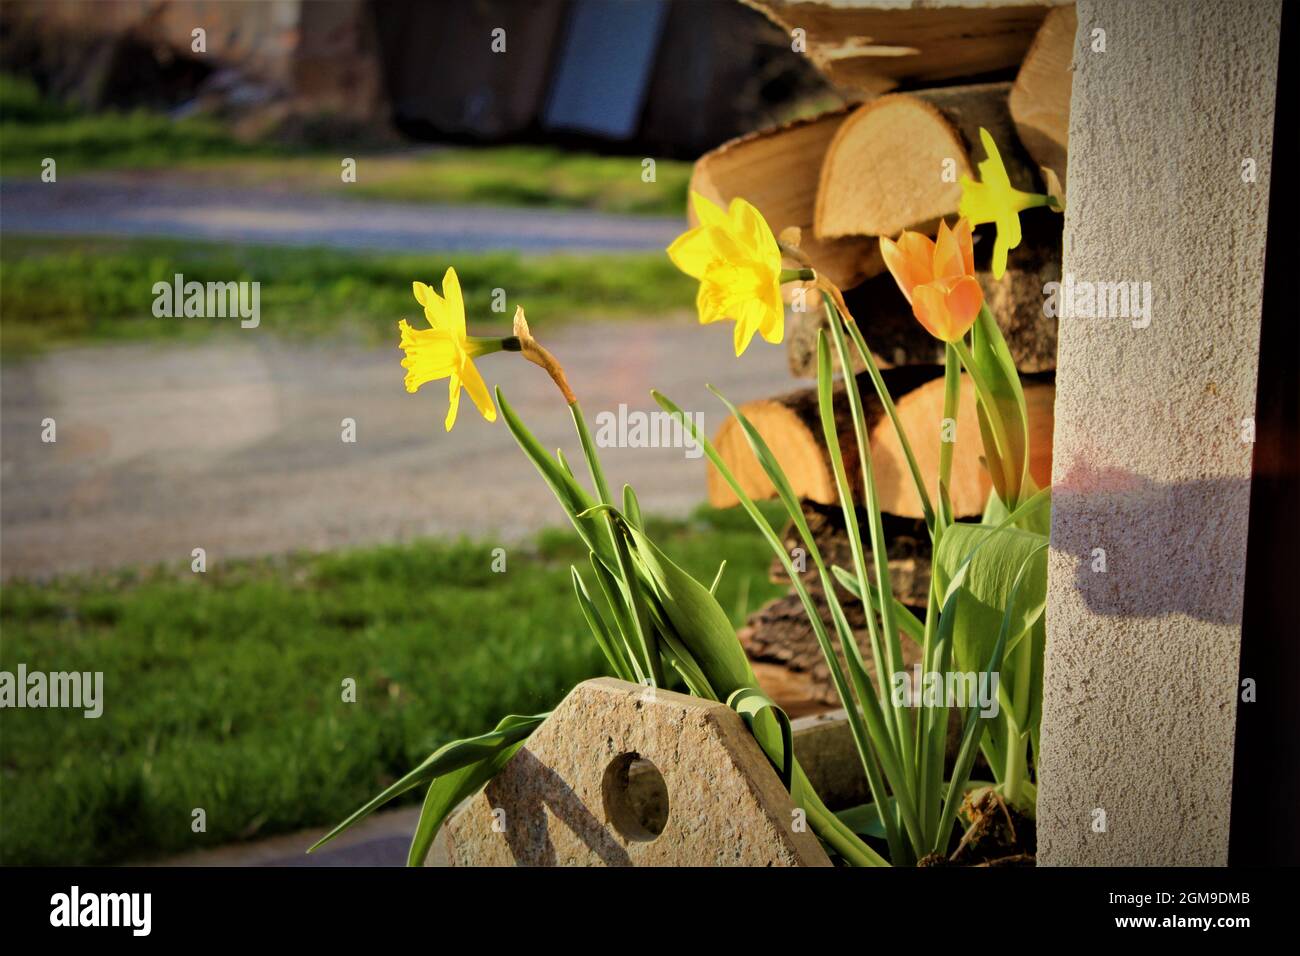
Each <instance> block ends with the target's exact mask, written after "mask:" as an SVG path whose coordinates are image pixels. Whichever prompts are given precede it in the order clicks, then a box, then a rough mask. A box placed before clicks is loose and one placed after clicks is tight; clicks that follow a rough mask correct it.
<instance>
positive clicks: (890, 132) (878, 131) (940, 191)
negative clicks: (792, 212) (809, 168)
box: [813, 83, 1041, 239]
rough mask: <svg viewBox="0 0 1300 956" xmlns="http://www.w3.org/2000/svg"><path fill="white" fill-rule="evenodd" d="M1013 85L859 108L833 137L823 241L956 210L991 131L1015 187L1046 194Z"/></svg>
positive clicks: (816, 218) (822, 184)
mask: <svg viewBox="0 0 1300 956" xmlns="http://www.w3.org/2000/svg"><path fill="white" fill-rule="evenodd" d="M1010 89H1011V85H1010V84H1009V83H982V84H978V85H975V86H955V87H948V88H943V89H935V90H919V91H916V92H913V93H895V94H890V95H889V96H882V97H880V98H878V99H874V100H871V101H870V102H868V103H866V104H864V105H863V106H860V107H858V108H857V109H856V110H854V111H853V113H851V114H850V115H849V117H848V118H847V119H845V120H844V122H843V123H841V124H840V126H839V129H838V130H836V132H835V138H834V139H833V140H832V141H831V144H830V146H829V147H828V148H827V151H826V158H825V160H824V161H823V162H822V168H821V178H820V180H819V181H818V186H817V205H816V209H815V211H814V215H813V232H814V234H815V235H816V236H817V238H819V239H836V238H841V237H844V236H895V235H897V234H898V233H899V232H901V231H902V230H904V229H912V228H922V227H924V228H926V229H932V228H933V224H934V223H935V222H937V220H939V219H940V218H942V217H945V216H955V215H956V214H957V206H958V203H959V202H960V201H961V182H960V180H961V177H962V176H963V175H968V176H976V175H977V174H976V170H975V163H976V160H975V159H974V158H973V157H972V155H971V153H972V151H973V152H974V153H975V155H976V156H978V157H981V158H982V157H983V152H984V151H983V147H982V146H980V138H979V129H980V127H981V126H982V127H984V128H985V129H987V130H988V131H989V133H990V134H992V136H993V139H994V142H996V143H997V144H998V150H999V152H1000V153H1001V155H1002V160H1003V162H1004V163H1005V165H1006V167H1007V173H1008V175H1009V176H1010V178H1011V182H1012V184H1013V185H1015V186H1016V187H1017V188H1020V189H1026V190H1029V191H1033V192H1041V186H1040V185H1039V183H1038V179H1037V176H1036V174H1035V171H1034V166H1033V165H1032V163H1031V162H1030V161H1029V157H1028V156H1027V155H1026V154H1024V153H1023V151H1022V150H1021V148H1020V146H1019V142H1018V140H1017V139H1016V137H1015V135H1014V132H1015V130H1014V125H1013V123H1012V121H1011V113H1010V112H1009V111H1008V109H1007V94H1008V93H1009V92H1010Z"/></svg>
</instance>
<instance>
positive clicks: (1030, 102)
mask: <svg viewBox="0 0 1300 956" xmlns="http://www.w3.org/2000/svg"><path fill="white" fill-rule="evenodd" d="M1078 27H1079V19H1078V16H1077V14H1076V13H1075V9H1074V5H1073V4H1071V5H1069V6H1065V7H1057V8H1056V9H1055V10H1053V11H1052V12H1051V13H1049V14H1048V15H1047V19H1046V20H1044V21H1043V25H1042V27H1040V28H1039V30H1038V35H1037V36H1035V37H1034V42H1033V44H1032V45H1031V46H1030V48H1029V52H1028V53H1026V54H1025V62H1024V63H1023V64H1021V66H1020V72H1019V73H1018V74H1016V82H1015V83H1014V84H1013V85H1012V87H1011V94H1010V96H1009V97H1008V100H1007V102H1008V106H1009V107H1010V110H1011V118H1012V120H1013V121H1014V122H1015V124H1016V132H1017V133H1018V134H1019V135H1020V142H1021V144H1022V145H1023V146H1024V147H1025V151H1026V152H1028V153H1029V155H1030V156H1031V157H1033V160H1034V162H1036V163H1037V164H1038V166H1039V168H1040V169H1042V170H1045V171H1050V175H1048V173H1047V172H1044V174H1043V178H1044V180H1046V181H1047V182H1048V183H1049V187H1050V184H1051V183H1052V180H1053V179H1055V181H1056V183H1057V184H1058V189H1057V190H1056V191H1057V192H1058V198H1059V199H1061V200H1062V202H1064V200H1065V182H1066V179H1065V172H1066V163H1067V159H1068V153H1069V146H1070V88H1071V84H1072V83H1073V81H1074V39H1075V34H1076V32H1077V31H1078Z"/></svg>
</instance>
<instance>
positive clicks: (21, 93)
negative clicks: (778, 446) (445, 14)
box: [0, 74, 691, 215]
mask: <svg viewBox="0 0 1300 956" xmlns="http://www.w3.org/2000/svg"><path fill="white" fill-rule="evenodd" d="M345 156H346V157H350V158H353V159H356V161H357V178H356V182H353V183H347V184H344V183H343V182H342V179H341V175H340V173H341V165H340V163H341V160H342V159H343V157H345ZM46 157H50V158H53V159H54V160H56V162H57V163H58V174H59V176H60V177H64V176H75V175H77V174H78V173H85V172H94V171H104V170H132V169H162V170H165V171H168V172H177V171H180V172H183V173H184V174H186V175H187V176H189V177H191V178H194V179H196V180H198V181H210V182H212V183H214V184H219V185H222V186H227V187H230V186H268V185H275V186H280V187H284V186H286V185H291V186H292V187H293V188H295V189H299V190H303V191H309V192H322V193H323V192H329V193H334V194H338V195H347V196H353V197H362V198H372V199H386V200H393V201H402V202H442V203H484V204H489V205H503V206H550V207H555V208H561V209H595V210H602V211H605V212H622V213H645V214H662V215H680V214H681V213H682V212H683V210H685V208H686V192H687V184H688V183H689V181H690V175H691V166H690V164H689V163H684V162H680V161H676V160H668V159H657V160H655V177H654V181H653V182H649V183H647V182H645V181H644V180H643V178H642V172H643V171H642V161H643V160H642V157H639V156H595V155H590V154H584V153H568V152H563V151H561V150H558V149H553V148H548V147H540V146H503V147H487V148H473V149H471V148H463V147H457V148H437V149H423V150H411V149H406V150H401V151H397V152H394V151H389V152H384V153H373V152H371V153H366V152H361V153H360V154H359V153H358V152H357V151H356V150H355V149H343V148H342V147H338V148H334V149H330V150H325V149H321V148H319V147H300V148H296V149H295V148H290V147H288V146H283V145H276V144H273V143H246V142H242V141H240V140H237V139H235V138H234V137H232V136H231V135H230V133H229V132H228V131H227V130H226V129H225V128H224V127H223V126H222V125H221V124H219V123H216V122H214V121H212V120H208V119H200V118H194V119H185V120H172V119H169V118H168V117H167V116H164V115H162V114H159V113H153V112H149V111H146V110H136V111H134V112H130V113H120V112H104V113H98V114H87V113H83V112H80V111H78V110H75V109H73V108H71V107H68V106H66V105H63V104H60V103H56V102H53V101H51V100H47V99H44V98H42V97H41V96H40V94H39V93H38V92H37V90H36V87H35V86H34V85H33V84H32V83H31V82H30V81H29V80H26V79H22V78H18V77H14V76H11V75H5V74H0V175H3V176H17V177H35V176H38V175H40V172H41V162H42V161H43V160H44V159H45V158H46Z"/></svg>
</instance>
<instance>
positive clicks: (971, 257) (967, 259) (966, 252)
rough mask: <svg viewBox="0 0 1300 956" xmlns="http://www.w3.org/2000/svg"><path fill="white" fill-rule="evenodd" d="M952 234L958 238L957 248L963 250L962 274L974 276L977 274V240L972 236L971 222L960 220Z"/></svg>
mask: <svg viewBox="0 0 1300 956" xmlns="http://www.w3.org/2000/svg"><path fill="white" fill-rule="evenodd" d="M952 232H953V235H954V236H956V237H957V247H958V248H959V249H961V262H962V273H963V274H964V275H968V276H973V275H974V274H975V238H974V236H972V235H971V225H970V221H969V220H967V219H958V220H957V225H955V226H953V228H952Z"/></svg>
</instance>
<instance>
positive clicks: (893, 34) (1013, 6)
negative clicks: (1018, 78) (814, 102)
mask: <svg viewBox="0 0 1300 956" xmlns="http://www.w3.org/2000/svg"><path fill="white" fill-rule="evenodd" d="M743 2H744V3H746V4H747V5H748V6H751V7H753V8H754V9H756V10H759V11H761V12H762V13H763V14H764V15H765V16H766V17H767V18H768V19H770V20H771V21H772V22H773V23H775V24H776V25H777V26H778V27H780V28H781V29H782V30H784V31H785V32H786V33H787V34H790V35H791V36H792V37H795V36H796V34H794V31H795V30H796V29H799V30H802V31H803V35H802V38H803V39H804V40H805V41H806V52H807V54H808V57H809V59H810V60H812V62H813V64H814V65H815V66H816V67H817V69H818V70H820V71H821V72H822V73H823V74H824V75H825V76H826V78H827V79H828V80H830V82H831V83H833V84H835V85H836V86H840V87H847V88H850V89H854V90H858V91H861V92H864V93H882V92H885V91H887V90H890V89H893V88H894V87H896V86H897V85H898V84H899V83H900V82H902V81H911V82H913V83H917V84H925V83H934V82H937V81H942V80H952V79H955V78H957V77H963V76H978V75H981V74H990V73H996V72H998V71H1002V70H1013V69H1015V68H1016V66H1018V65H1019V64H1020V62H1021V61H1022V60H1023V59H1024V56H1025V51H1026V50H1027V49H1028V48H1029V44H1030V42H1031V41H1032V40H1033V37H1034V33H1035V32H1036V31H1037V30H1038V27H1039V25H1040V24H1041V23H1042V22H1043V17H1044V16H1045V15H1046V14H1047V11H1048V9H1049V6H1050V4H1051V3H1052V2H1053V0H1046V2H1042V0H1011V2H1007V0H967V2H965V3H962V4H960V5H952V6H943V7H940V6H937V5H932V4H930V3H927V2H918V3H915V4H913V5H904V4H893V5H890V6H886V5H885V4H882V3H878V2H876V3H872V2H859V3H856V4H854V3H846V2H844V0H836V2H834V3H831V2H826V0H820V2H819V0H812V2H810V0H743Z"/></svg>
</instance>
